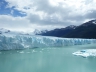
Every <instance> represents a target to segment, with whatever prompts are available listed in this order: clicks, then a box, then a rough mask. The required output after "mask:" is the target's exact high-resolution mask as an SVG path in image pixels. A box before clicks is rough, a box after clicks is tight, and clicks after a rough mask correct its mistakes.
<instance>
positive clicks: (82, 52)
mask: <svg viewBox="0 0 96 72" xmlns="http://www.w3.org/2000/svg"><path fill="white" fill-rule="evenodd" d="M72 54H74V55H76V56H82V57H89V56H96V49H85V50H79V51H77V52H74V53H72Z"/></svg>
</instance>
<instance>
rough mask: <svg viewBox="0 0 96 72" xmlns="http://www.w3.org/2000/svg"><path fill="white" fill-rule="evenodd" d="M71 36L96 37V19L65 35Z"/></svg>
mask: <svg viewBox="0 0 96 72" xmlns="http://www.w3.org/2000/svg"><path fill="white" fill-rule="evenodd" d="M64 37H69V38H96V20H92V21H89V22H86V23H84V24H82V25H80V26H78V27H77V28H75V29H74V30H73V31H71V32H70V33H68V34H66V35H64Z"/></svg>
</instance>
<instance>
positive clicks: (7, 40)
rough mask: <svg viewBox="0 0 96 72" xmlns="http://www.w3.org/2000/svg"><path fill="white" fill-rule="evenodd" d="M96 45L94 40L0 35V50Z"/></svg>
mask: <svg viewBox="0 0 96 72" xmlns="http://www.w3.org/2000/svg"><path fill="white" fill-rule="evenodd" d="M92 43H96V39H80V38H58V37H48V36H36V35H17V34H16V35H15V34H12V35H11V34H9V35H8V34H1V35H0V50H10V49H25V48H39V47H64V46H72V45H84V44H92Z"/></svg>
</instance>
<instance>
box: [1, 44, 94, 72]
mask: <svg viewBox="0 0 96 72" xmlns="http://www.w3.org/2000/svg"><path fill="white" fill-rule="evenodd" d="M90 48H92V49H94V48H96V45H83V46H69V47H61V48H60V47H57V48H34V49H26V50H12V51H0V72H96V58H92V57H91V58H82V57H78V56H74V55H72V53H73V52H75V51H77V50H80V49H90Z"/></svg>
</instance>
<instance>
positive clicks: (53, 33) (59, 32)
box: [40, 25, 76, 37]
mask: <svg viewBox="0 0 96 72" xmlns="http://www.w3.org/2000/svg"><path fill="white" fill-rule="evenodd" d="M75 27H76V26H74V25H71V26H68V27H66V28H61V29H54V30H51V31H46V32H42V33H41V34H40V35H44V36H56V37H62V36H64V35H66V34H68V33H69V32H71V31H72V30H73V29H75Z"/></svg>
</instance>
